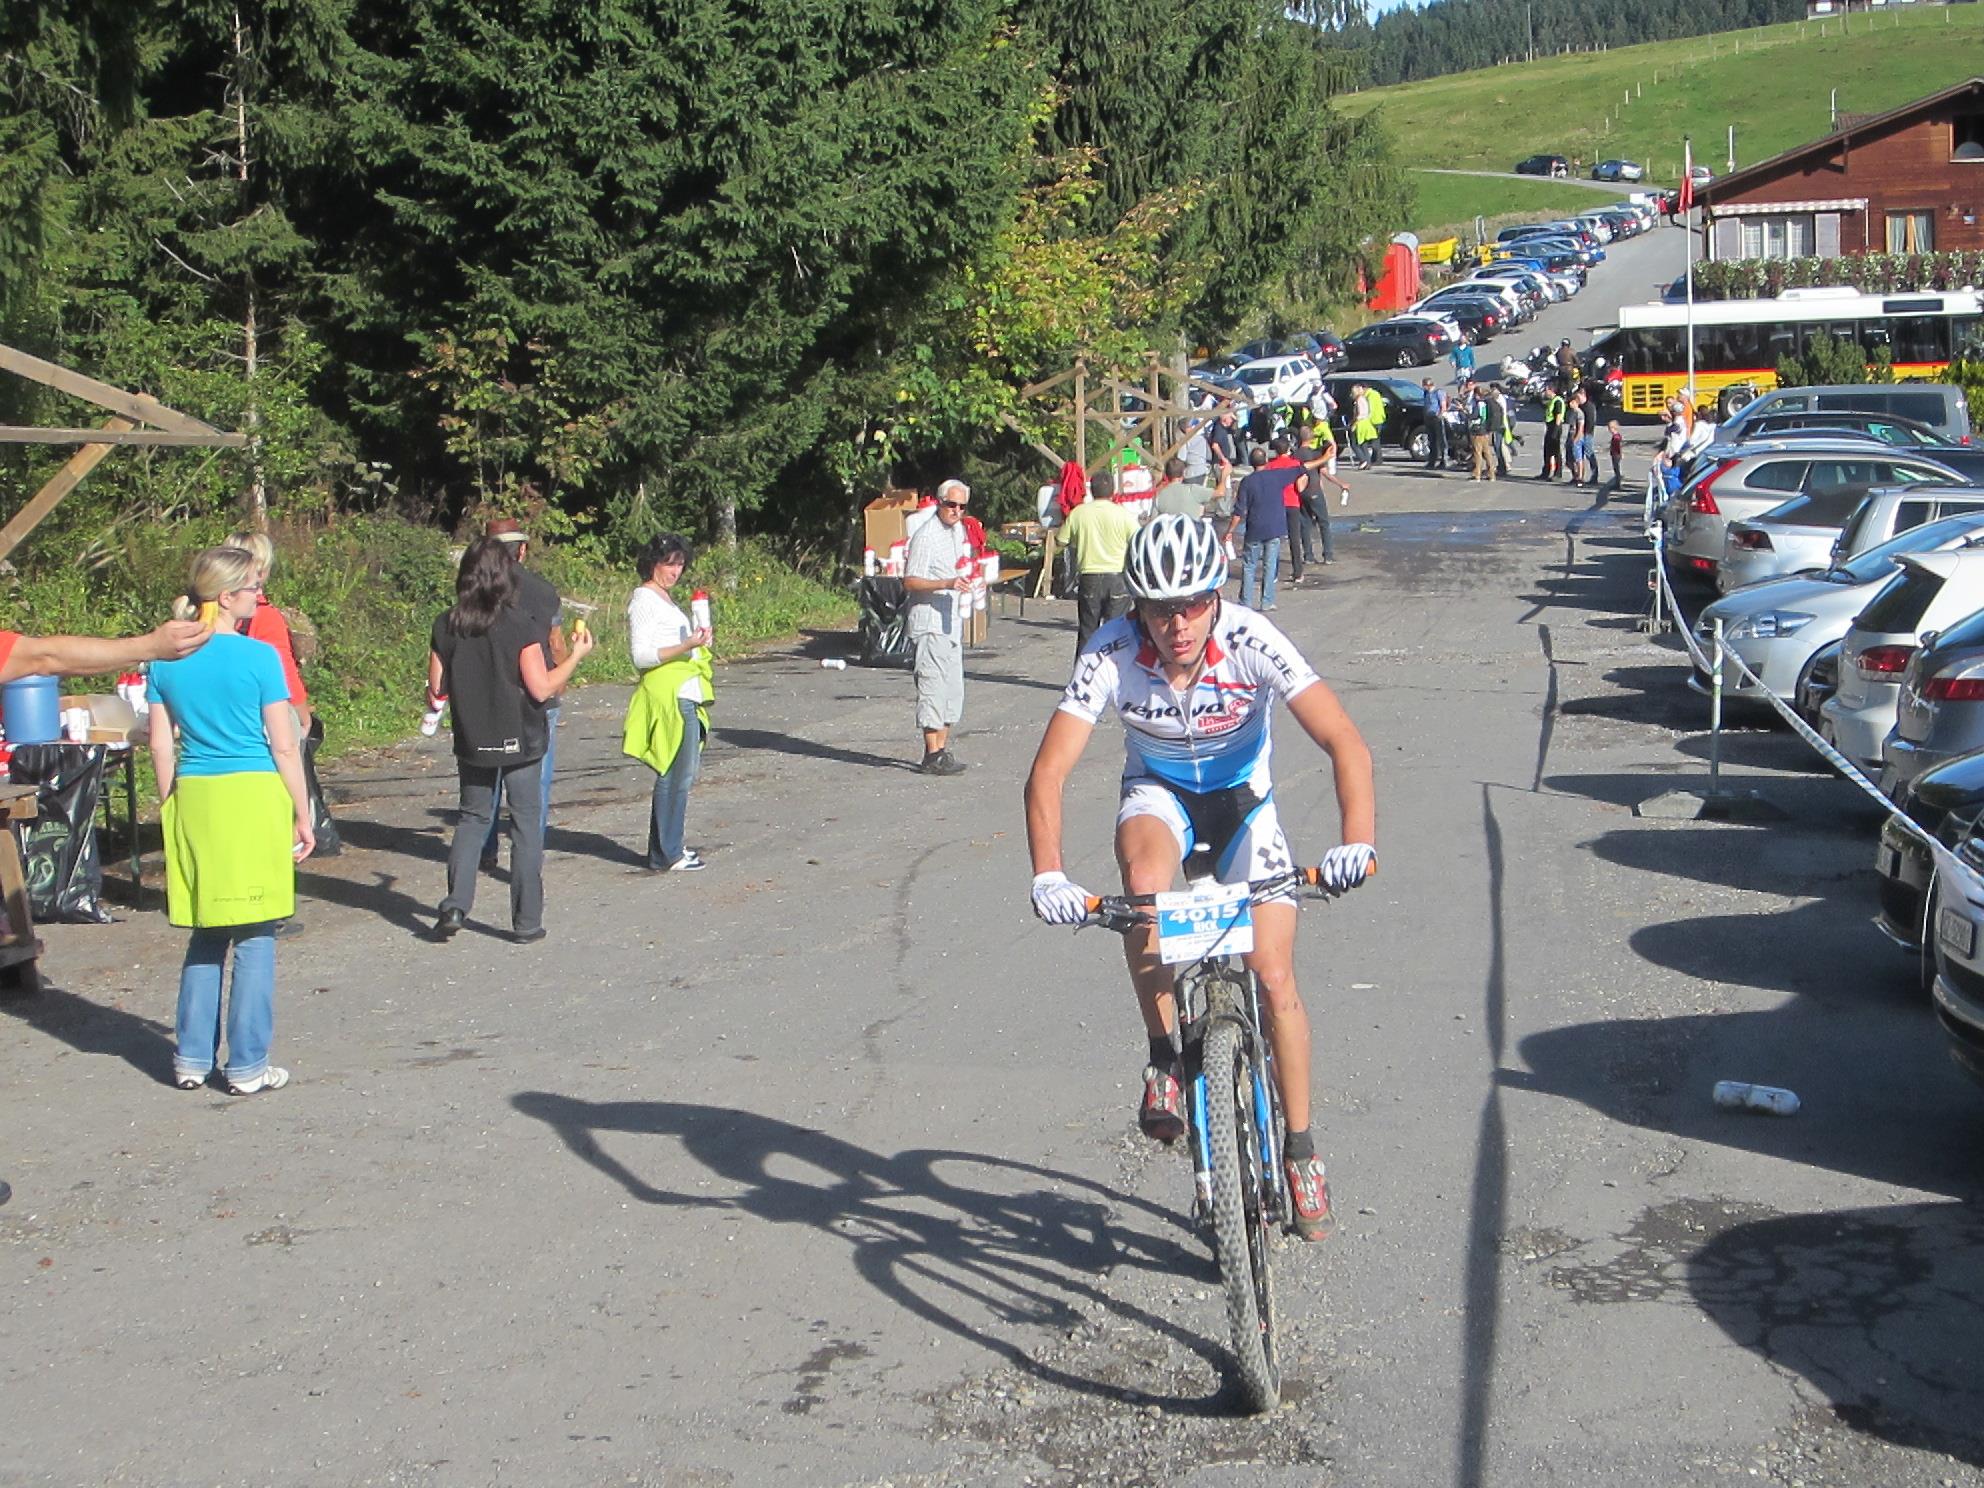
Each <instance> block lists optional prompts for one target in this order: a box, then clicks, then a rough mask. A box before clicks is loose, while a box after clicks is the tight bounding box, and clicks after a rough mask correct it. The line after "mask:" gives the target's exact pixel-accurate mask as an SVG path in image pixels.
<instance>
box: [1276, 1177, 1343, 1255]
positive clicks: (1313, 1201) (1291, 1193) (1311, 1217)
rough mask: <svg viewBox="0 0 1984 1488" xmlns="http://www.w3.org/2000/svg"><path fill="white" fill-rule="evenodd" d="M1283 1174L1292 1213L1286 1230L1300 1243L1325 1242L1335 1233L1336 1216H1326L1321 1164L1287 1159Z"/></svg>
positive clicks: (1326, 1196) (1327, 1190) (1326, 1191)
mask: <svg viewBox="0 0 1984 1488" xmlns="http://www.w3.org/2000/svg"><path fill="white" fill-rule="evenodd" d="M1283 1171H1284V1172H1286V1173H1287V1175H1288V1199H1289V1207H1290V1208H1291V1209H1293V1210H1294V1213H1293V1215H1292V1216H1291V1217H1290V1221H1289V1228H1290V1229H1292V1230H1294V1231H1295V1233H1296V1234H1298V1235H1300V1236H1301V1237H1302V1238H1303V1239H1304V1240H1327V1239H1329V1237H1330V1235H1331V1234H1332V1232H1334V1231H1335V1229H1336V1216H1335V1215H1334V1214H1332V1213H1331V1212H1330V1185H1329V1180H1328V1179H1327V1178H1325V1177H1324V1176H1323V1160H1322V1159H1321V1158H1320V1157H1304V1158H1299V1159H1298V1158H1290V1159H1289V1160H1288V1161H1287V1162H1286V1163H1284V1164H1283Z"/></svg>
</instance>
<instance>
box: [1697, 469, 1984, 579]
mask: <svg viewBox="0 0 1984 1488" xmlns="http://www.w3.org/2000/svg"><path fill="white" fill-rule="evenodd" d="M1761 443H1762V445H1763V448H1762V449H1757V448H1755V447H1753V446H1746V447H1743V448H1741V449H1739V450H1737V451H1736V452H1735V453H1734V454H1731V455H1730V456H1728V457H1727V458H1726V459H1723V460H1720V461H1717V462H1715V463H1714V464H1709V463H1708V462H1706V461H1704V462H1703V463H1702V464H1701V465H1699V466H1697V467H1696V468H1695V469H1694V471H1693V472H1692V473H1691V474H1690V475H1689V478H1688V479H1687V481H1686V482H1684V483H1683V485H1682V487H1681V489H1680V490H1679V491H1678V492H1677V493H1676V494H1675V495H1674V496H1673V497H1672V498H1671V499H1670V500H1669V501H1668V503H1667V505H1666V508H1665V509H1664V511H1663V513H1662V519H1663V521H1664V522H1665V523H1666V527H1667V544H1668V551H1669V552H1670V553H1672V554H1673V556H1674V559H1675V571H1676V572H1677V573H1684V574H1686V573H1692V574H1695V575H1697V576H1699V577H1703V578H1710V579H1712V578H1714V577H1715V576H1716V571H1717V569H1718V568H1719V567H1720V566H1721V563H1722V558H1723V553H1724V540H1725V538H1726V536H1727V534H1728V530H1729V524H1730V523H1731V522H1739V521H1748V520H1749V519H1751V518H1752V517H1760V516H1762V515H1763V514H1764V513H1765V512H1767V511H1769V510H1770V509H1771V508H1772V507H1774V506H1777V505H1778V504H1780V503H1781V502H1785V501H1789V500H1790V499H1791V498H1792V497H1793V496H1801V495H1803V494H1804V493H1805V492H1807V491H1810V490H1824V489H1827V488H1830V487H1834V486H1846V485H1861V486H1865V485H1869V484H1872V482H1870V481H1867V480H1855V479H1853V478H1852V477H1853V475H1854V474H1855V473H1865V472H1868V471H1878V473H1879V476H1880V481H1879V483H1880V484H1882V485H1896V484H1900V483H1902V482H1905V481H1909V480H1916V479H1920V480H1924V481H1930V482H1940V483H1941V484H1945V485H1958V484H1961V483H1962V482H1961V478H1960V477H1958V476H1957V475H1956V474H1955V473H1954V472H1952V471H1950V470H1948V469H1946V468H1945V467H1943V466H1941V465H1938V464H1937V463H1935V462H1934V461H1932V460H1929V459H1927V458H1925V457H1923V456H1919V455H1909V454H1903V453H1901V452H1899V451H1896V450H1891V449H1888V448H1886V447H1885V446H1881V445H1876V444H1873V443H1871V442H1869V441H1864V440H1860V441H1851V442H1849V441H1845V440H1840V441H1836V442H1834V443H1830V444H1828V443H1825V442H1822V441H1819V440H1812V441H1809V442H1796V441H1774V440H1764V441H1761Z"/></svg>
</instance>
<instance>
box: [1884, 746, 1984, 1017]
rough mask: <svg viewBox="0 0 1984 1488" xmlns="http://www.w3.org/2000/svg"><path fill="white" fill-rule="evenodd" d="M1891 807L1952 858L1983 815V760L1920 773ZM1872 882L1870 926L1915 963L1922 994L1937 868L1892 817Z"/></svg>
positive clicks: (1928, 968)
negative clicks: (1871, 921) (1933, 839)
mask: <svg viewBox="0 0 1984 1488" xmlns="http://www.w3.org/2000/svg"><path fill="white" fill-rule="evenodd" d="M1894 804H1895V810H1896V812H1897V813H1899V815H1900V816H1905V817H1906V818H1907V819H1908V820H1909V821H1911V822H1913V823H1914V824H1915V825H1916V826H1917V827H1919V828H1921V829H1922V830H1923V831H1924V832H1927V833H1928V834H1929V835H1930V836H1932V837H1934V838H1935V839H1936V840H1937V841H1938V842H1940V843H1942V844H1943V846H1944V847H1947V848H1948V849H1949V850H1950V851H1951V852H1955V851H1956V850H1957V848H1958V847H1959V846H1960V845H1961V844H1962V842H1963V840H1964V838H1965V837H1967V836H1968V835H1969V834H1970V831H1971V828H1972V827H1974V826H1975V825H1976V823H1977V816H1978V813H1979V812H1980V811H1984V754H1966V755H1962V756H1960V757H1958V758H1956V759H1953V760H1950V761H1948V762H1947V763H1945V764H1941V765H1937V766H1935V767H1933V768H1932V769H1928V770H1924V771H1923V772H1922V773H1921V774H1920V775H1918V776H1916V777H1915V778H1914V779H1913V780H1911V781H1908V782H1906V783H1905V784H1903V785H1902V786H1901V787H1900V788H1899V789H1898V790H1897V791H1896V792H1895V794H1894ZM1874 878H1875V890H1874V892H1875V903H1876V906H1877V908H1876V911H1875V915H1874V924H1875V926H1876V927H1877V928H1878V929H1879V930H1880V931H1881V933H1882V934H1883V935H1885V936H1887V938H1888V939H1889V940H1891V941H1893V942H1894V943H1895V944H1896V945H1898V946H1900V947H1901V948H1902V950H1904V951H1906V952H1908V953H1909V954H1910V955H1911V956H1912V957H1913V958H1914V960H1915V965H1916V968H1917V970H1916V975H1917V977H1918V979H1919V981H1920V983H1921V987H1922V990H1923V992H1924V993H1925V994H1926V993H1928V992H1929V991H1930V989H1931V987H1932V985H1933V984H1934V982H1935V978H1936V957H1935V952H1934V949H1933V945H1934V941H1935V937H1936V910H1937V907H1938V902H1939V901H1938V896H1937V894H1936V891H1935V882H1936V863H1935V858H1934V856H1933V855H1932V854H1931V853H1930V851H1929V849H1928V847H1927V846H1926V845H1925V844H1924V843H1923V842H1922V840H1921V839H1920V838H1918V837H1917V836H1916V835H1915V834H1914V833H1912V832H1909V831H1907V830H1905V829H1904V828H1903V827H1902V825H1901V823H1900V821H1899V820H1897V819H1896V818H1895V817H1892V816H1891V817H1889V818H1888V819H1887V821H1885V822H1884V823H1882V825H1881V836H1880V841H1879V844H1878V845H1877V846H1876V847H1875V848H1874Z"/></svg>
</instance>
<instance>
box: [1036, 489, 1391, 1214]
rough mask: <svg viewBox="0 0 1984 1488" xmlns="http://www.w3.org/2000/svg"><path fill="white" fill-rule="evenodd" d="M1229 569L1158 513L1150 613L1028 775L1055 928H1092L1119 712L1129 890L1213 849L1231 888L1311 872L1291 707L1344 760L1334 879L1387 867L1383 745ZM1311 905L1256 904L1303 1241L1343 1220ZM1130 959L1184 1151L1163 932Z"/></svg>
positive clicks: (1170, 1124) (1089, 675) (1155, 885)
mask: <svg viewBox="0 0 1984 1488" xmlns="http://www.w3.org/2000/svg"><path fill="white" fill-rule="evenodd" d="M1226 566H1227V565H1226V554H1225V552H1224V550H1223V549H1222V547H1221V545H1220V541H1219V536H1218V534H1217V533H1216V532H1215V531H1214V530H1213V526H1212V524H1211V523H1210V522H1206V521H1202V520H1195V519H1193V518H1190V517H1183V516H1161V517H1157V518H1155V519H1154V520H1152V521H1151V522H1150V523H1149V524H1148V525H1147V526H1145V527H1143V528H1142V529H1141V530H1140V531H1139V532H1138V533H1137V535H1136V537H1135V538H1134V539H1133V540H1132V542H1131V545H1130V555H1129V563H1128V567H1127V570H1126V573H1127V576H1128V579H1129V587H1130V593H1131V595H1132V597H1133V600H1134V608H1133V610H1132V611H1131V613H1130V614H1128V615H1125V616H1123V617H1122V618H1120V619H1117V620H1112V621H1111V622H1109V623H1108V624H1107V625H1104V626H1103V627H1102V628H1101V629H1100V630H1098V631H1096V633H1095V634H1094V635H1093V636H1091V637H1090V638H1089V643H1088V645H1087V646H1086V647H1084V648H1083V650H1082V653H1081V655H1080V656H1079V657H1078V658H1076V661H1075V674H1074V677H1073V679H1072V680H1071V681H1070V682H1069V683H1068V689H1067V691H1066V692H1065V693H1064V694H1063V695H1062V698H1061V704H1060V707H1059V708H1058V709H1057V710H1056V711H1055V714H1054V716H1053V718H1052V719H1051V720H1050V721H1049V722H1048V725H1047V733H1046V736H1045V737H1044V738H1042V739H1041V741H1040V749H1039V752H1038V753H1036V754H1035V755H1034V759H1033V771H1032V773H1031V774H1030V775H1029V776H1028V777H1027V782H1026V830H1027V844H1028V846H1029V848H1030V849H1031V851H1032V853H1033V869H1034V879H1033V909H1034V913H1035V914H1037V915H1039V916H1040V918H1041V919H1043V920H1045V921H1047V923H1048V924H1050V925H1078V924H1080V923H1081V922H1082V921H1083V920H1084V919H1085V918H1086V916H1087V901H1088V893H1087V891H1086V890H1085V889H1083V888H1081V887H1080V886H1078V885H1076V884H1073V883H1070V882H1069V880H1068V876H1067V874H1065V873H1064V872H1063V871H1062V867H1061V796H1062V790H1063V787H1064V786H1065V785H1066V784H1067V779H1068V775H1069V772H1070V771H1072V770H1073V769H1074V766H1075V762H1076V761H1077V760H1078V759H1080V758H1081V754H1082V750H1083V748H1084V747H1086V745H1087V744H1088V739H1089V734H1090V733H1091V732H1092V731H1093V729H1094V726H1095V724H1096V721H1097V720H1098V719H1099V718H1100V717H1101V716H1102V712H1103V710H1104V708H1105V707H1106V706H1108V705H1110V704H1114V705H1115V708H1116V711H1117V714H1118V715H1119V716H1120V717H1121V719H1122V721H1123V731H1124V743H1125V745H1126V748H1127V755H1128V757H1127V759H1126V760H1125V762H1124V767H1123V784H1122V797H1121V804H1120V805H1119V807H1118V808H1117V813H1116V859H1117V862H1118V864H1119V865H1120V866H1121V868H1122V871H1123V891H1124V892H1125V893H1126V894H1154V893H1162V892H1164V891H1166V890H1168V889H1170V888H1172V887H1173V885H1174V884H1175V883H1176V881H1177V878H1178V872H1179V868H1180V866H1181V865H1182V863H1183V862H1184V859H1185V857H1186V856H1187V854H1188V853H1189V852H1190V851H1191V850H1192V849H1193V848H1194V847H1198V846H1203V847H1205V848H1207V849H1209V850H1210V852H1211V854H1212V861H1213V869H1214V873H1215V876H1216V877H1217V878H1218V879H1219V881H1220V882H1222V883H1245V882H1247V881H1248V880H1249V879H1255V878H1264V877H1268V876H1271V875H1273V874H1276V873H1281V872H1285V871H1287V870H1288V869H1290V868H1292V867H1294V859H1293V857H1292V856H1291V855H1290V853H1289V850H1288V843H1287V840H1286V839H1285V838H1284V837H1283V836H1282V833H1281V826H1280V823H1279V822H1278V821H1277V820H1276V816H1275V804H1274V793H1273V782H1272V780H1271V779H1270V776H1269V772H1268V751H1269V742H1270V741H1269V728H1268V724H1269V714H1270V713H1271V712H1272V710H1273V706H1274V701H1275V699H1276V698H1277V697H1279V698H1283V699H1285V700H1286V701H1287V703H1288V710H1289V712H1290V713H1292V714H1293V715H1294V716H1295V721H1296V722H1297V723H1299V724H1301V725H1302V728H1303V730H1304V731H1305V732H1306V733H1307V734H1308V735H1309V737H1310V738H1312V739H1314V740H1315V741H1316V743H1317V744H1318V745H1319V746H1321V748H1322V750H1323V752H1324V753H1326V754H1327V755H1329V757H1330V761H1331V763H1332V765H1333V766H1334V767H1335V775H1336V799H1337V810H1338V812H1339V815H1340V816H1341V820H1342V835H1343V845H1342V846H1340V847H1333V848H1331V849H1330V851H1329V853H1328V854H1327V855H1326V856H1325V857H1324V859H1323V863H1322V868H1323V884H1324V886H1325V887H1327V888H1330V889H1335V890H1343V889H1348V888H1351V887H1352V886H1354V885H1356V884H1358V883H1360V882H1362V881H1363V879H1364V877H1365V876H1366V875H1367V874H1369V873H1370V872H1371V871H1372V870H1373V869H1374V868H1375V867H1376V865H1377V851H1376V849H1375V848H1374V847H1373V846H1372V843H1373V841H1374V840H1375V838H1376V835H1377V833H1376V827H1377V814H1376V804H1375V793H1374V790H1373V786H1372V782H1371V752H1370V751H1369V750H1368V749H1367V748H1365V745H1364V740H1363V738H1362V737H1361V736H1360V735H1359V734H1358V732H1357V728H1356V726H1355V725H1354V724H1352V723H1351V721H1350V718H1349V715H1348V714H1346V713H1345V712H1344V711H1343V705H1342V704H1341V703H1339V702H1338V701H1337V698H1336V694H1335V693H1333V692H1331V691H1330V689H1329V688H1328V687H1327V686H1325V685H1324V684H1323V682H1322V681H1321V680H1320V679H1319V678H1318V677H1317V676H1316V673H1315V671H1314V670H1313V669H1312V668H1311V667H1310V665H1309V663H1308V662H1307V661H1306V660H1305V659H1304V658H1303V656H1302V654H1301V652H1299V651H1297V650H1296V649H1295V646H1294V644H1293V643H1292V642H1290V640H1289V639H1288V637H1287V636H1285V635H1283V634H1282V633H1281V632H1280V631H1279V630H1277V629H1276V628H1275V627H1274V626H1273V625H1272V624H1270V623H1269V622H1268V621H1267V620H1266V619H1265V618H1264V617H1263V616H1261V615H1260V614H1258V613H1256V612H1255V611H1253V610H1250V609H1247V608H1244V607H1243V606H1240V605H1237V604H1234V605H1229V604H1227V603H1225V601H1224V600H1222V599H1221V597H1220V593H1219V590H1220V586H1221V585H1222V584H1224V583H1225V581H1226ZM1295 911H1296V906H1295V903H1294V901H1293V899H1292V898H1291V897H1288V896H1282V897H1279V898H1276V899H1273V900H1270V901H1268V902H1266V903H1263V904H1259V905H1257V906H1256V907H1255V909H1254V949H1253V951H1252V952H1251V953H1249V954H1248V955H1247V956H1246V957H1245V960H1246V963H1247V966H1248V968H1249V969H1250V970H1251V971H1253V973H1254V974H1255V975H1256V976H1257V977H1258V978H1259V980H1260V984H1261V992H1262V996H1263V998H1264V1000H1265V1002H1266V1005H1267V1009H1268V1030H1267V1032H1268V1042H1269V1045H1270V1046H1271V1047H1272V1049H1273V1051H1274V1064H1275V1079H1276V1083H1277V1084H1278V1085H1279V1086H1280V1087H1281V1102H1282V1110H1283V1114H1284V1116H1285V1118H1286V1120H1287V1123H1288V1136H1287V1143H1286V1148H1285V1156H1286V1159H1287V1169H1288V1186H1289V1191H1290V1193H1291V1195H1292V1197H1293V1201H1294V1209H1295V1228H1296V1232H1297V1233H1298V1234H1300V1235H1301V1236H1302V1237H1303V1238H1304V1239H1305V1240H1320V1239H1322V1238H1323V1237H1324V1236H1326V1235H1327V1234H1328V1233H1329V1232H1330V1229H1331V1224H1332V1222H1331V1217H1330V1197H1329V1185H1328V1183H1327V1182H1326V1180H1325V1177H1324V1171H1323V1161H1322V1159H1321V1158H1319V1157H1318V1156H1316V1151H1315V1143H1314V1141H1313V1139H1312V1138H1311V1136H1310V1134H1309V1015H1308V1013H1307V1012H1306V1011H1305V1010H1304V1008H1303V1006H1302V998H1301V996H1300V994H1298V993H1297V991H1296V988H1295V962H1294V952H1295ZM1124 953H1125V956H1126V959H1127V960H1128V962H1129V968H1130V982H1131V984H1132V985H1133V986H1134V987H1135V989H1136V993H1137V1002H1138V1004H1139V1006H1140V1007H1141V1009H1142V1011H1143V1018H1144V1030H1145V1032H1146V1033H1147V1034H1148V1035H1149V1037H1150V1064H1149V1067H1148V1068H1147V1069H1146V1070H1145V1071H1144V1094H1143V1104H1142V1107H1141V1109H1140V1110H1139V1113H1138V1123H1139V1124H1140V1125H1141V1126H1142V1128H1143V1130H1144V1133H1145V1134H1146V1135H1147V1136H1150V1137H1154V1138H1156V1139H1157V1140H1159V1141H1166V1142H1169V1141H1175V1140H1176V1139H1177V1138H1178V1137H1180V1136H1182V1135H1183V1134H1184V1130H1185V1120H1184V1115H1183V1113H1182V1109H1181V1107H1182V1091H1181V1090H1180V1087H1179V1083H1178V1081H1179V1076H1180V1074H1181V1071H1180V1070H1179V1069H1178V1068H1177V1065H1176V1063H1175V1060H1174V1057H1173V1054H1172V1049H1171V1028H1172V1026H1173V1023H1174V1021H1175V1019H1176V1016H1177V1013H1176V1009H1175V1008H1174V1007H1173V1005H1172V995H1171V983H1172V978H1171V973H1170V971H1169V970H1168V969H1167V968H1166V967H1165V966H1164V965H1163V963H1162V962H1160V961H1159V960H1158V955H1157V939H1156V934H1155V932H1154V931H1153V930H1151V929H1148V928H1145V929H1140V930H1137V931H1134V932H1132V933H1131V934H1129V935H1127V936H1126V937H1125V938H1124Z"/></svg>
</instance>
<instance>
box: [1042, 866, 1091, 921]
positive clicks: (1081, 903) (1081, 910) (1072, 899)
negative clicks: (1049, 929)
mask: <svg viewBox="0 0 1984 1488" xmlns="http://www.w3.org/2000/svg"><path fill="white" fill-rule="evenodd" d="M1033 912H1034V913H1035V914H1037V915H1039V916H1040V917H1041V918H1042V919H1043V920H1045V921H1046V922H1047V923H1048V924H1050V925H1079V924H1080V923H1081V922H1082V921H1083V920H1085V919H1087V918H1088V890H1087V889H1084V888H1083V887H1082V886H1081V885H1080V884H1075V883H1069V882H1068V875H1067V874H1065V873H1059V872H1053V873H1036V874H1034V876H1033Z"/></svg>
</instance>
